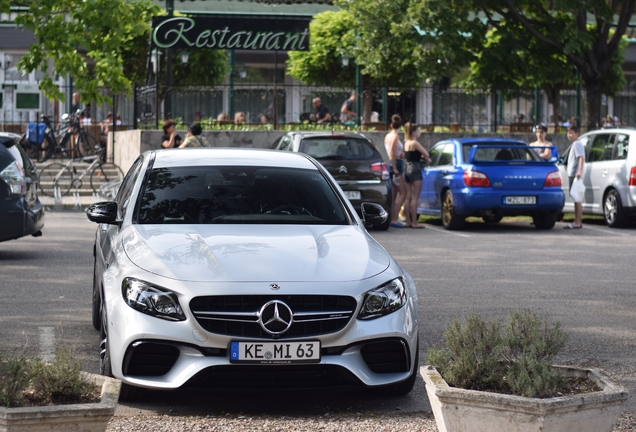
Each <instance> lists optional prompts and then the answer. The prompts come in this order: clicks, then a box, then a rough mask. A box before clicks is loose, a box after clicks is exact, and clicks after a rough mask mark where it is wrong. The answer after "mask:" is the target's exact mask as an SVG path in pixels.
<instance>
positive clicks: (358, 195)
mask: <svg viewBox="0 0 636 432" xmlns="http://www.w3.org/2000/svg"><path fill="white" fill-rule="evenodd" d="M271 148H272V149H274V150H284V151H292V152H300V153H305V154H307V155H309V156H311V157H313V158H314V159H316V160H317V161H318V162H320V163H321V164H322V165H323V166H324V167H325V168H326V169H327V171H329V173H330V174H331V175H332V176H333V178H334V179H335V180H336V182H338V184H339V185H340V187H341V188H342V190H343V191H344V194H345V196H346V197H347V198H348V199H349V201H351V204H352V205H353V207H354V208H355V209H356V212H358V215H361V214H360V208H361V204H362V203H363V202H372V203H376V204H380V205H381V206H382V207H383V208H384V210H385V211H386V212H387V213H388V214H389V218H388V219H387V221H386V222H385V223H383V224H381V225H377V226H374V228H377V229H381V230H386V229H388V228H389V225H390V223H391V183H390V181H389V169H388V166H387V164H386V163H385V162H384V160H383V159H382V155H380V152H379V151H378V149H377V148H376V147H375V146H374V145H373V143H372V142H371V141H369V139H368V138H367V137H365V136H364V135H361V134H359V133H355V132H324V131H322V132H303V131H294V132H288V133H287V134H285V135H283V136H282V137H280V138H279V139H278V140H276V142H274V144H272V146H271Z"/></svg>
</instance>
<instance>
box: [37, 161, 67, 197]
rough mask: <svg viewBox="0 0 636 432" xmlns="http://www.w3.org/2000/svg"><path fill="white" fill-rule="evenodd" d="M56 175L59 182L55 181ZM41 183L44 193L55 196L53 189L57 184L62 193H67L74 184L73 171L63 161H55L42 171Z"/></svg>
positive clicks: (41, 189)
mask: <svg viewBox="0 0 636 432" xmlns="http://www.w3.org/2000/svg"><path fill="white" fill-rule="evenodd" d="M58 175H59V177H58ZM56 177H57V183H55V178H56ZM39 183H40V191H42V194H43V195H46V196H51V197H52V196H54V195H53V189H54V188H55V186H56V185H57V186H58V187H59V188H60V193H61V194H62V195H66V194H67V193H68V191H69V190H71V186H73V173H72V172H71V170H70V169H68V168H66V167H65V166H64V165H62V164H61V163H57V162H54V163H51V164H48V165H47V166H45V167H44V168H43V169H42V171H40V177H39Z"/></svg>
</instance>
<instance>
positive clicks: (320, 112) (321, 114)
mask: <svg viewBox="0 0 636 432" xmlns="http://www.w3.org/2000/svg"><path fill="white" fill-rule="evenodd" d="M312 103H313V105H314V108H316V113H315V114H312V115H311V116H309V118H310V119H311V120H313V121H315V122H316V123H318V124H322V123H327V122H329V121H331V114H329V109H327V107H326V106H324V105H323V104H322V101H321V100H320V98H319V97H317V98H314V100H313V101H312Z"/></svg>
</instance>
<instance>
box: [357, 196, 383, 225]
mask: <svg viewBox="0 0 636 432" xmlns="http://www.w3.org/2000/svg"><path fill="white" fill-rule="evenodd" d="M361 210H362V222H364V223H365V224H366V225H380V224H383V223H384V222H386V220H387V219H388V218H389V214H388V213H387V212H386V210H384V208H383V207H382V206H381V205H380V204H376V203H368V202H363V203H362V206H361Z"/></svg>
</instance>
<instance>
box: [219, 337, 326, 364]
mask: <svg viewBox="0 0 636 432" xmlns="http://www.w3.org/2000/svg"><path fill="white" fill-rule="evenodd" d="M228 355H229V359H230V363H244V364H245V363H251V364H271V365H284V364H299V363H320V341H319V340H310V341H266V342H264V341H231V342H230V344H229V346H228Z"/></svg>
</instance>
